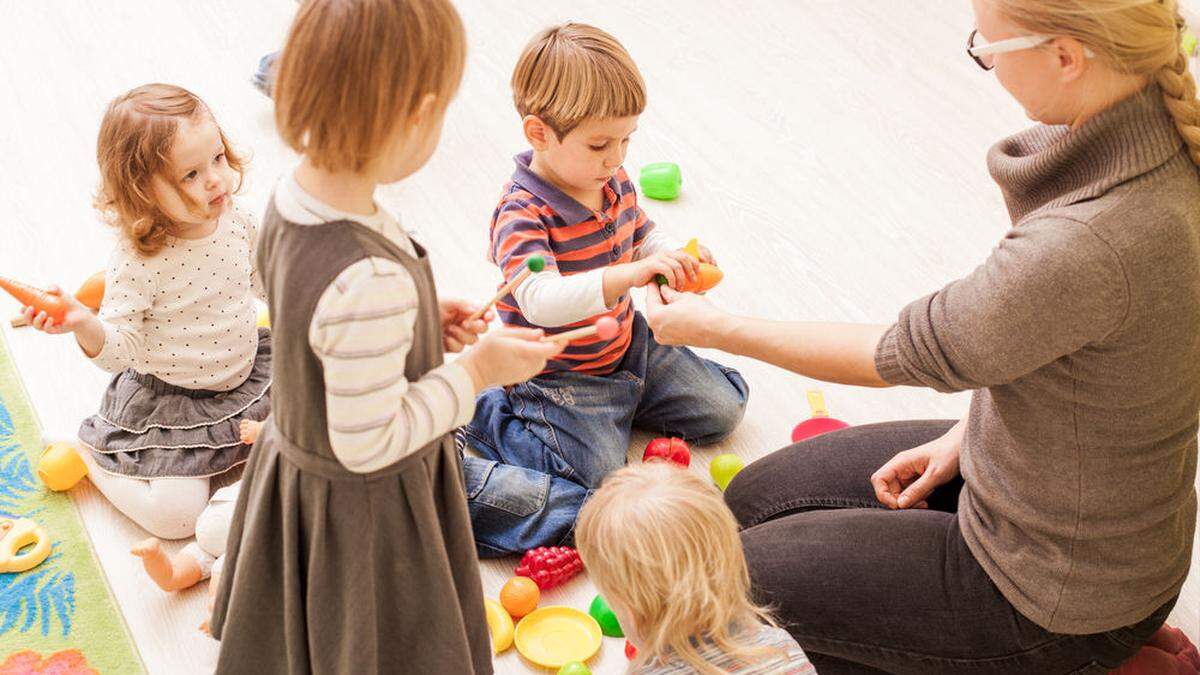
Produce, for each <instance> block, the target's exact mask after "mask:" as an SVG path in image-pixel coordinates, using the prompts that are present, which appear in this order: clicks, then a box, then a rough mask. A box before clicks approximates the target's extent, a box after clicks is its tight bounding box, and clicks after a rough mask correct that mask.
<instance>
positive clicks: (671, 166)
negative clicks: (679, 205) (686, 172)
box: [638, 162, 683, 200]
mask: <svg viewBox="0 0 1200 675" xmlns="http://www.w3.org/2000/svg"><path fill="white" fill-rule="evenodd" d="M638 182H639V183H641V184H642V194H644V195H646V196H647V197H649V198H651V199H663V200H668V199H675V198H676V197H678V196H679V191H680V189H681V188H682V187H683V174H682V173H681V172H680V171H679V165H678V164H676V163H675V162H655V163H654V164H647V165H646V166H643V167H642V170H641V172H639V174H638Z"/></svg>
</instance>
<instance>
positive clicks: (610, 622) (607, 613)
mask: <svg viewBox="0 0 1200 675" xmlns="http://www.w3.org/2000/svg"><path fill="white" fill-rule="evenodd" d="M588 614H591V615H592V618H593V619H595V620H596V623H598V624H600V632H601V633H604V634H605V635H607V636H608V637H618V638H619V637H625V631H623V630H621V622H620V621H617V615H616V614H613V611H612V608H611V607H609V606H608V603H607V602H605V601H604V596H601V595H597V596H596V597H595V599H593V600H592V606H591V607H588Z"/></svg>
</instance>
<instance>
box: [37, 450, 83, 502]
mask: <svg viewBox="0 0 1200 675" xmlns="http://www.w3.org/2000/svg"><path fill="white" fill-rule="evenodd" d="M87 472H88V470H87V465H86V464H84V463H83V460H82V459H80V458H79V454H78V453H76V452H75V448H74V447H73V446H72V445H71V444H70V443H51V444H50V446H49V447H47V448H46V451H45V452H43V453H42V458H41V459H40V460H38V465H37V475H38V478H40V479H41V481H42V482H43V483H45V484H46V487H48V488H50V489H51V490H54V491H55V492H62V491H63V490H70V489H71V488H72V487H74V486H75V484H76V483H78V482H79V481H81V480H83V477H84V476H86V475H87Z"/></svg>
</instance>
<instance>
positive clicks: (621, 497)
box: [575, 462, 773, 672]
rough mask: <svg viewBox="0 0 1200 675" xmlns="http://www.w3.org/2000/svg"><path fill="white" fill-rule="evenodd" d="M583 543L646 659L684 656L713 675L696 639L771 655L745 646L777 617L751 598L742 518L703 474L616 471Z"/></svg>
mask: <svg viewBox="0 0 1200 675" xmlns="http://www.w3.org/2000/svg"><path fill="white" fill-rule="evenodd" d="M575 538H576V545H577V546H578V547H579V553H580V555H581V556H582V558H583V561H584V565H585V566H586V568H587V570H588V576H589V578H590V579H592V581H593V582H594V583H595V584H596V587H597V588H598V589H599V590H600V593H601V594H602V595H603V596H604V597H605V599H606V600H608V602H609V604H610V605H611V606H612V607H613V610H614V612H616V613H617V616H618V618H619V619H620V620H621V623H622V627H623V628H624V630H625V632H626V635H628V636H630V638H631V640H632V641H633V642H634V644H636V645H637V648H638V658H639V659H641V660H643V661H644V660H646V659H653V658H655V657H658V656H662V655H664V654H666V653H668V652H674V653H675V654H676V655H678V656H679V657H681V658H683V659H685V660H687V661H688V662H689V663H690V664H692V665H693V666H694V667H695V668H696V669H697V670H700V671H701V672H709V671H710V668H706V667H705V664H704V662H703V661H702V660H701V659H700V657H699V656H698V654H697V651H696V648H695V646H694V643H693V639H694V638H696V639H704V640H708V641H711V642H713V643H715V644H717V645H718V646H720V647H721V649H722V650H723V651H725V652H726V653H729V654H734V655H736V656H740V657H742V658H745V659H746V660H751V661H752V660H754V659H755V658H759V657H761V656H764V655H766V652H764V650H763V649H762V648H745V647H741V646H739V644H738V637H737V633H738V632H739V631H740V630H742V629H747V628H750V627H752V626H754V625H757V624H760V623H762V622H764V621H766V622H769V621H770V619H769V617H768V616H767V614H766V612H765V611H764V610H763V609H762V608H761V607H758V606H756V605H755V604H754V603H753V602H752V601H751V600H750V574H749V572H748V570H747V568H746V559H745V557H744V555H743V553H742V544H741V539H740V538H739V537H738V530H737V523H736V522H735V521H734V518H733V514H732V513H731V512H730V511H729V509H728V507H726V506H725V501H724V500H723V499H722V498H721V493H720V492H718V491H717V490H716V488H715V487H713V486H711V485H709V484H707V483H706V482H705V481H703V480H702V479H701V478H700V477H698V476H697V475H695V474H694V473H691V472H689V471H687V470H686V469H680V468H678V467H675V466H674V465H671V464H668V463H666V462H650V463H647V464H640V465H635V466H628V467H625V468H623V469H620V470H618V471H615V472H613V473H612V474H610V475H609V476H608V477H607V478H606V479H605V480H604V483H603V485H602V486H601V487H600V489H599V490H597V491H596V494H595V495H594V496H593V497H592V498H591V499H590V500H588V502H587V503H586V504H585V505H584V507H583V509H582V511H581V512H580V514H579V521H578V524H577V525H576V535H575ZM772 653H773V652H772Z"/></svg>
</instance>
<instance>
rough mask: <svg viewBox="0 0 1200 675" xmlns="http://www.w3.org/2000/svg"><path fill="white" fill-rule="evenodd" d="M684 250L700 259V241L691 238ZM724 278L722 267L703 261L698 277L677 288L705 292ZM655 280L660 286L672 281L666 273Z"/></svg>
mask: <svg viewBox="0 0 1200 675" xmlns="http://www.w3.org/2000/svg"><path fill="white" fill-rule="evenodd" d="M683 252H684V253H686V254H688V255H690V256H692V257H693V258H695V259H696V260H700V242H699V241H698V240H696V239H691V240H689V241H688V243H687V246H684V247H683ZM724 278H725V273H724V272H722V271H721V268H719V267H717V266H716V265H712V264H709V263H705V262H702V263H700V271H699V272H698V273H697V274H696V278H695V279H694V280H691V281H688V282H687V283H685V284H684V285H683V286H681V287H679V288H676V289H675V290H677V291H679V292H680V293H703V292H705V291H707V290H709V289H711V288H712V287H714V286H716V285H717V284H719V283H721V280H722V279H724ZM654 280H655V281H657V282H658V285H659V286H663V285H669V284H670V283H671V282H670V281H668V280H667V277H666V275H663V274H660V275H658V276H657V277H655V279H654Z"/></svg>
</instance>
